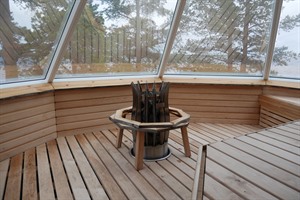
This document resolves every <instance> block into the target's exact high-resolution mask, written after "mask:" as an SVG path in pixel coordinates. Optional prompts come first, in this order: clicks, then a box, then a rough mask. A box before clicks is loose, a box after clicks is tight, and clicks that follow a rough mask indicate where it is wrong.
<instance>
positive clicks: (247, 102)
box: [169, 84, 262, 124]
mask: <svg viewBox="0 0 300 200" xmlns="http://www.w3.org/2000/svg"><path fill="white" fill-rule="evenodd" d="M261 93H262V87H261V86H224V85H197V84H171V87H170V95H169V98H170V100H169V102H170V106H172V107H178V108H181V109H183V110H184V111H185V112H187V113H189V114H190V115H191V121H192V122H208V123H239V124H258V121H259V104H258V98H259V95H260V94H261Z"/></svg>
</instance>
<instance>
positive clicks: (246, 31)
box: [240, 0, 250, 72]
mask: <svg viewBox="0 0 300 200" xmlns="http://www.w3.org/2000/svg"><path fill="white" fill-rule="evenodd" d="M245 6H246V9H245V17H244V28H243V54H242V61H241V68H240V72H246V64H247V53H248V37H249V19H248V17H247V16H249V7H250V5H249V0H247V1H246V2H245Z"/></svg>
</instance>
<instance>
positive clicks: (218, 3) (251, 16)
mask: <svg viewBox="0 0 300 200" xmlns="http://www.w3.org/2000/svg"><path fill="white" fill-rule="evenodd" d="M274 2H275V0H268V1H257V0H201V1H199V0H189V1H188V2H187V4H186V7H185V10H184V13H183V16H182V19H181V22H180V25H179V29H178V32H177V35H176V39H175V42H174V45H173V49H172V51H171V54H170V57H169V59H168V63H167V66H166V72H165V74H191V75H197V74H198V75H199V74H203V75H246V76H249V75H251V76H261V75H262V71H263V67H264V64H265V58H266V52H267V47H268V44H269V35H270V27H271V22H272V16H273V9H274Z"/></svg>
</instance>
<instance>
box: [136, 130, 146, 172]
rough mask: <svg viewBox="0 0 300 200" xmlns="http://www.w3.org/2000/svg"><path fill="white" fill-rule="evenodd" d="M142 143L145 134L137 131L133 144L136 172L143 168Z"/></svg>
mask: <svg viewBox="0 0 300 200" xmlns="http://www.w3.org/2000/svg"><path fill="white" fill-rule="evenodd" d="M144 141H145V134H144V133H143V132H141V131H137V133H136V143H135V168H136V170H138V171H139V170H140V169H142V168H143V158H144Z"/></svg>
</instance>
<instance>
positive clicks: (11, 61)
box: [0, 0, 19, 78]
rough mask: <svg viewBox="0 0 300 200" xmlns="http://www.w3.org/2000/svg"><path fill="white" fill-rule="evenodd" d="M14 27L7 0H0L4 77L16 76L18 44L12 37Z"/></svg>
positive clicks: (0, 36) (0, 31) (0, 32)
mask: <svg viewBox="0 0 300 200" xmlns="http://www.w3.org/2000/svg"><path fill="white" fill-rule="evenodd" d="M15 29H16V27H15V25H14V24H13V23H12V18H11V15H10V7H9V0H1V1H0V38H1V41H2V45H3V46H2V50H1V51H2V55H3V58H4V63H5V65H8V66H5V72H6V73H5V74H6V78H15V77H17V76H18V69H17V66H16V62H17V60H18V58H19V53H18V50H17V49H18V48H19V46H18V44H17V43H16V41H15V39H14V35H15V34H14V33H13V31H12V30H15Z"/></svg>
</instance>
